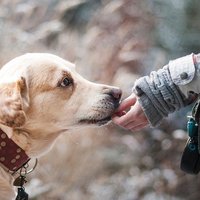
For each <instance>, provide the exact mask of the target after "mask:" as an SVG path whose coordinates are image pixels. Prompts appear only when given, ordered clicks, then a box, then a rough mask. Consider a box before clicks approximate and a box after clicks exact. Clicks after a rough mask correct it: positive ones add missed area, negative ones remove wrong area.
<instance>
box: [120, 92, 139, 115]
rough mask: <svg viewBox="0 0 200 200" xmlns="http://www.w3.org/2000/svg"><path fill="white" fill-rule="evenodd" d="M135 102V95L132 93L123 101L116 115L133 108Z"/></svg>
mask: <svg viewBox="0 0 200 200" xmlns="http://www.w3.org/2000/svg"><path fill="white" fill-rule="evenodd" d="M136 101H137V97H136V95H135V94H134V93H133V94H131V95H130V96H129V97H128V98H126V99H124V100H123V101H122V102H121V104H120V105H119V107H118V109H117V113H121V112H122V111H124V110H126V109H128V108H130V107H131V106H133V105H134V104H135V103H136Z"/></svg>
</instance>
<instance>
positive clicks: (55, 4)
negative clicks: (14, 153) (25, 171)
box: [0, 0, 200, 200]
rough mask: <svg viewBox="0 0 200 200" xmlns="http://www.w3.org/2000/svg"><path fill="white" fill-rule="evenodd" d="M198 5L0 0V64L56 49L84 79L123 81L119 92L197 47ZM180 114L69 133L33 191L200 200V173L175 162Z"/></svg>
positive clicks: (37, 197) (59, 198) (181, 0)
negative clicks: (144, 125)
mask: <svg viewBox="0 0 200 200" xmlns="http://www.w3.org/2000/svg"><path fill="white" fill-rule="evenodd" d="M199 7H200V1H198V0H192V1H187V0H168V1H163V0H73V1H72V0H34V1H31V0H14V1H11V0H0V38H1V40H0V48H1V54H0V64H1V65H3V64H4V63H6V62H7V61H9V60H10V59H11V58H13V57H15V56H18V55H21V54H23V53H26V52H50V53H54V54H57V55H59V56H61V57H63V58H65V59H68V60H70V61H72V62H75V63H76V65H77V70H78V71H79V72H80V73H81V74H82V75H84V76H85V77H86V78H88V79H90V80H92V81H95V82H101V83H106V84H113V85H116V86H119V87H121V88H122V89H123V98H124V97H126V96H128V95H129V94H130V93H131V89H132V86H133V84H134V81H135V79H136V78H137V77H138V76H141V75H144V74H148V73H149V72H150V71H151V70H153V69H157V68H160V67H162V66H163V65H165V64H166V63H167V62H168V60H169V59H173V58H176V57H179V56H183V55H185V54H188V53H191V52H195V53H197V52H198V51H199V47H200V43H199V33H200V23H199V19H200V16H199V15H200V14H199ZM184 112H186V111H184ZM184 115H185V113H182V112H181V113H180V112H179V113H177V114H176V118H169V119H168V120H166V121H164V123H163V124H162V126H161V127H159V128H157V129H146V130H144V131H142V132H139V133H130V132H129V131H125V130H122V129H120V128H119V127H116V126H113V125H112V124H110V125H109V126H107V127H103V128H100V129H89V128H88V129H84V130H77V131H75V132H73V133H66V135H63V136H62V137H61V138H59V139H58V141H57V143H56V145H55V147H54V148H53V150H52V151H51V152H49V153H48V155H46V156H44V157H43V158H41V159H40V163H39V166H38V168H37V170H36V171H35V173H33V174H32V178H31V179H30V181H29V183H28V185H27V191H28V192H29V194H30V196H31V199H34V200H45V199H48V200H51V199H52V200H86V199H87V200H88V199H90V200H102V199H105V200H138V199H141V200H150V199H151V200H152V199H156V200H169V199H170V200H196V199H199V198H200V195H199V192H198V191H199V186H200V183H199V178H198V176H190V175H186V174H185V173H183V172H181V171H180V169H179V162H180V158H181V153H182V150H183V148H184V143H185V142H186V139H187V137H186V133H185V131H184V130H181V129H180V128H183V127H184V126H185V119H186V117H183V116H184ZM80 132H81V133H80Z"/></svg>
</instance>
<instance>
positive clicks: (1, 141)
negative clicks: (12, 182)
mask: <svg viewBox="0 0 200 200" xmlns="http://www.w3.org/2000/svg"><path fill="white" fill-rule="evenodd" d="M29 160H30V158H29V157H28V156H27V154H26V153H25V151H24V150H23V149H22V148H21V147H19V146H18V145H17V144H16V143H15V142H14V141H13V140H11V139H10V138H9V137H8V136H7V134H6V133H4V132H3V131H2V130H1V129H0V165H2V167H3V168H4V169H5V170H7V171H9V172H16V171H17V170H19V169H20V168H21V167H22V166H23V165H24V164H26V163H27V162H28V161H29Z"/></svg>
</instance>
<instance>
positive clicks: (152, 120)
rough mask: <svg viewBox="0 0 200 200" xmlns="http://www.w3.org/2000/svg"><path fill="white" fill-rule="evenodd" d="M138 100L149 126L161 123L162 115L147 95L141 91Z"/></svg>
mask: <svg viewBox="0 0 200 200" xmlns="http://www.w3.org/2000/svg"><path fill="white" fill-rule="evenodd" d="M138 101H139V103H140V105H141V107H142V110H143V111H144V114H145V116H146V117H147V120H148V122H149V124H150V127H152V128H153V127H156V126H158V125H159V124H160V123H161V121H162V119H163V116H162V115H161V114H160V113H159V112H158V111H157V109H156V107H155V106H154V105H153V103H152V102H151V100H150V99H149V98H148V96H147V95H145V94H144V93H143V94H142V95H141V96H140V98H139V99H138Z"/></svg>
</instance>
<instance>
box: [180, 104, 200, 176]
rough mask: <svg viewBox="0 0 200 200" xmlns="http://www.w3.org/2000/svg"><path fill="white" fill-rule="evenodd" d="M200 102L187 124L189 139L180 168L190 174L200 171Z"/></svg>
mask: <svg viewBox="0 0 200 200" xmlns="http://www.w3.org/2000/svg"><path fill="white" fill-rule="evenodd" d="M199 117H200V100H198V102H197V103H196V104H195V105H194V107H193V109H192V116H190V117H189V120H188V123H187V132H188V136H189V139H188V140H187V143H186V145H185V149H184V151H183V154H182V158H181V165H180V168H181V169H182V170H183V171H185V172H187V173H189V174H198V173H199V171H200V133H199V132H200V127H199V122H200V119H199Z"/></svg>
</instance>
